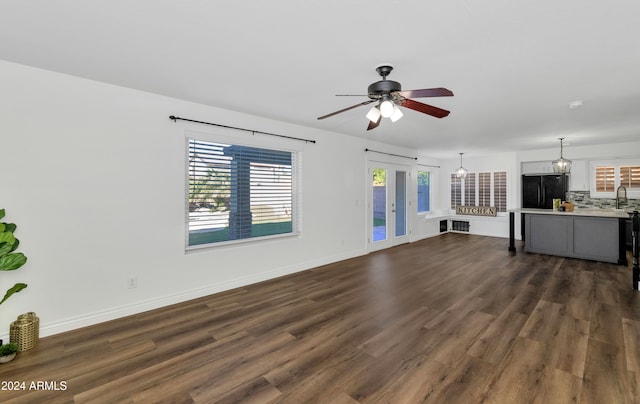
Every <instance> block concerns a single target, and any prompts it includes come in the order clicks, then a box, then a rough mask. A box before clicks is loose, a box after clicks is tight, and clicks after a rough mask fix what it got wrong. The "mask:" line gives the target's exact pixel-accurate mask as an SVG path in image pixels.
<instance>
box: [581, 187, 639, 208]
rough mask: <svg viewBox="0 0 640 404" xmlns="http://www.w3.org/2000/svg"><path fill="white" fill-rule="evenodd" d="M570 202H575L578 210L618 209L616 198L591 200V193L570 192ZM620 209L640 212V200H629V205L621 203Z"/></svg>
mask: <svg viewBox="0 0 640 404" xmlns="http://www.w3.org/2000/svg"><path fill="white" fill-rule="evenodd" d="M569 200H570V201H571V202H573V203H574V204H575V205H576V207H577V208H583V209H584V208H591V209H593V208H600V209H613V208H615V207H616V200H615V198H591V196H590V194H589V191H586V192H581V191H570V192H569ZM620 209H624V210H626V211H628V212H633V211H634V210H638V211H640V199H631V198H627V203H621V204H620Z"/></svg>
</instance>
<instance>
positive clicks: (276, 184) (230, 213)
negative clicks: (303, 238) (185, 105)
mask: <svg viewBox="0 0 640 404" xmlns="http://www.w3.org/2000/svg"><path fill="white" fill-rule="evenodd" d="M188 149H189V150H188V154H189V164H188V183H189V184H188V212H189V214H188V220H187V222H188V223H187V225H188V243H187V245H188V246H196V245H203V244H213V243H220V242H229V241H234V240H244V239H251V238H256V237H266V236H275V235H282V234H291V233H294V232H295V229H296V227H297V226H296V222H297V220H296V214H295V213H296V212H294V210H295V209H296V206H295V203H294V184H295V181H294V175H295V171H294V166H295V157H296V153H293V152H290V151H282V150H272V149H265V148H257V147H250V146H240V145H229V144H222V143H213V142H208V141H202V140H195V139H189V141H188Z"/></svg>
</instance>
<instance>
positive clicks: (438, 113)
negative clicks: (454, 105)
mask: <svg viewBox="0 0 640 404" xmlns="http://www.w3.org/2000/svg"><path fill="white" fill-rule="evenodd" d="M400 105H402V106H403V107H406V108H409V109H412V110H414V111H418V112H422V113H423V114H427V115H431V116H435V117H436V118H444V117H445V116H447V115H449V111H447V110H446V109H442V108H438V107H434V106H433V105H428V104H423V103H421V102H418V101H414V100H409V99H406V100H404V101H402V102H401V103H400Z"/></svg>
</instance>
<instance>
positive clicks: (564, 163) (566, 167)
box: [551, 137, 571, 174]
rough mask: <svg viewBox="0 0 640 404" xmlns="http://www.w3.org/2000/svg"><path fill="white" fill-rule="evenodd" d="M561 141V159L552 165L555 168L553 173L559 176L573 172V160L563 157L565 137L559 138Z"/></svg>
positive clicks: (554, 161)
mask: <svg viewBox="0 0 640 404" xmlns="http://www.w3.org/2000/svg"><path fill="white" fill-rule="evenodd" d="M558 139H559V140H560V158H559V159H557V160H553V162H552V163H551V164H552V166H553V172H554V173H558V174H565V173H570V172H571V160H569V159H566V158H564V157H563V156H562V141H563V140H564V138H563V137H561V138H558Z"/></svg>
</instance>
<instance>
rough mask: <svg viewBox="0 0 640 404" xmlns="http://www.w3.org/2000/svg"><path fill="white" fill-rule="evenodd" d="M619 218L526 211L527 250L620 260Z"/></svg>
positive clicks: (567, 255)
mask: <svg viewBox="0 0 640 404" xmlns="http://www.w3.org/2000/svg"><path fill="white" fill-rule="evenodd" d="M620 245H621V244H620V219H618V218H604V217H591V216H570V215H567V216H563V215H545V214H539V215H538V214H526V215H525V244H524V250H525V251H526V252H532V253H539V254H549V255H560V256H563V257H571V258H583V259H589V260H594V261H604V262H613V263H620Z"/></svg>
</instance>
